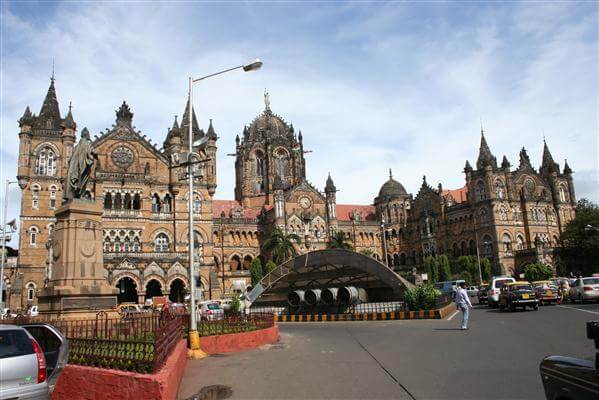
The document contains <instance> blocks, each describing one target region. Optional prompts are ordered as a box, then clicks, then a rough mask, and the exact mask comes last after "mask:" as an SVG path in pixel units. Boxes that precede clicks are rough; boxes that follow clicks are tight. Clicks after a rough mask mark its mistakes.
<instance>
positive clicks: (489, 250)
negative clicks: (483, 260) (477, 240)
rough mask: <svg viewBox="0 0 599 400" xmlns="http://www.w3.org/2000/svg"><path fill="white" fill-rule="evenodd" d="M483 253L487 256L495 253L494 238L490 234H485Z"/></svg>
mask: <svg viewBox="0 0 599 400" xmlns="http://www.w3.org/2000/svg"><path fill="white" fill-rule="evenodd" d="M482 253H483V256H485V257H487V258H490V257H491V256H492V255H493V239H491V236H489V235H485V236H483V243H482Z"/></svg>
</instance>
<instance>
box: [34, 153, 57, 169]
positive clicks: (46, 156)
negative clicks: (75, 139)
mask: <svg viewBox="0 0 599 400" xmlns="http://www.w3.org/2000/svg"><path fill="white" fill-rule="evenodd" d="M35 173H36V174H37V175H46V176H54V174H55V173H56V154H55V153H54V150H52V149H51V148H50V147H43V148H42V149H41V150H40V151H39V153H38V155H37V159H36V163H35Z"/></svg>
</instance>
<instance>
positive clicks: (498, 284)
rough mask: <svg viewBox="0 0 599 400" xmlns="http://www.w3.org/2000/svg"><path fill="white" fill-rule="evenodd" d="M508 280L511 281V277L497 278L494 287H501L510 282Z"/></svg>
mask: <svg viewBox="0 0 599 400" xmlns="http://www.w3.org/2000/svg"><path fill="white" fill-rule="evenodd" d="M510 282H513V280H511V279H497V280H496V281H495V287H496V288H501V287H504V286H505V284H506V283H510Z"/></svg>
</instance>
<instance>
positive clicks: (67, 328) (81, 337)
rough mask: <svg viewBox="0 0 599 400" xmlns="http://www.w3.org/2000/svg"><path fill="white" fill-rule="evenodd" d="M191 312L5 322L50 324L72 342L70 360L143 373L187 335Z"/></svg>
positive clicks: (154, 367) (154, 368)
mask: <svg viewBox="0 0 599 400" xmlns="http://www.w3.org/2000/svg"><path fill="white" fill-rule="evenodd" d="M187 321H188V315H174V314H171V313H169V312H164V313H160V312H154V313H139V314H128V315H127V316H126V317H109V316H108V314H107V313H105V312H103V311H101V312H99V313H97V314H96V316H95V318H89V319H73V320H58V319H46V318H43V317H41V318H40V317H36V318H31V319H30V318H27V317H23V316H19V317H17V318H15V319H14V320H3V321H2V322H3V323H15V324H19V325H22V324H27V323H32V322H33V323H47V324H51V325H53V326H55V327H56V328H57V329H58V330H59V331H60V332H61V333H62V334H63V335H64V336H65V337H66V338H67V339H68V341H69V363H71V364H79V365H87V366H92V367H99V368H113V369H120V370H125V371H136V372H141V373H152V372H157V371H158V370H159V369H160V368H161V367H162V365H164V363H165V361H166V359H167V358H168V356H169V354H170V353H171V351H172V350H173V348H174V347H175V345H176V344H177V342H178V341H179V340H180V339H181V338H182V337H183V333H184V329H185V327H186V323H187Z"/></svg>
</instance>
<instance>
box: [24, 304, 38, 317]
mask: <svg viewBox="0 0 599 400" xmlns="http://www.w3.org/2000/svg"><path fill="white" fill-rule="evenodd" d="M39 314H40V312H39V309H38V307H37V306H31V308H29V310H27V315H28V316H30V317H37V316H38V315H39Z"/></svg>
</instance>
